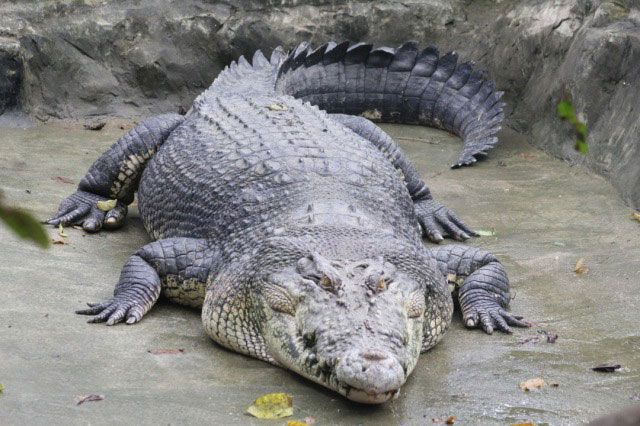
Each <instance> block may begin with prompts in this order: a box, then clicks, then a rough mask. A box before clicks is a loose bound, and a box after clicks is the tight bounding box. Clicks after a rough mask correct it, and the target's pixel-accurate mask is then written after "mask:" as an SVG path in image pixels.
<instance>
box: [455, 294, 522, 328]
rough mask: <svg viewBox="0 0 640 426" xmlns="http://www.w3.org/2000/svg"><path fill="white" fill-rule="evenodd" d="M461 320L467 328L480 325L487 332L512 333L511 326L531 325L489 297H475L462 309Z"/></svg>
mask: <svg viewBox="0 0 640 426" xmlns="http://www.w3.org/2000/svg"><path fill="white" fill-rule="evenodd" d="M462 321H463V322H464V324H465V325H466V326H467V327H469V328H476V327H480V328H482V330H484V332H485V333H487V334H492V333H493V330H500V331H502V332H503V333H512V330H511V327H509V326H510V325H511V326H516V327H531V324H530V323H529V322H527V321H525V320H523V317H521V316H519V315H512V314H511V313H509V312H507V311H506V310H505V309H504V308H503V307H502V306H500V304H499V303H498V302H497V301H496V300H493V299H491V298H489V297H487V298H480V299H476V300H474V301H473V302H471V303H470V304H469V305H468V306H464V307H463V309H462Z"/></svg>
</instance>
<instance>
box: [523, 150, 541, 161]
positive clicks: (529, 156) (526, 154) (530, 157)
mask: <svg viewBox="0 0 640 426" xmlns="http://www.w3.org/2000/svg"><path fill="white" fill-rule="evenodd" d="M520 157H522V158H524V159H525V160H528V161H531V160H535V159H536V158H538V156H537V155H536V154H534V153H532V152H521V153H520Z"/></svg>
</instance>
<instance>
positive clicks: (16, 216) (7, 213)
mask: <svg viewBox="0 0 640 426" xmlns="http://www.w3.org/2000/svg"><path fill="white" fill-rule="evenodd" d="M0 219H1V220H2V221H3V222H4V223H5V224H6V225H7V226H8V227H9V228H11V230H13V232H15V233H16V234H17V235H18V236H19V237H20V238H24V239H26V240H31V241H33V242H34V243H36V244H37V245H39V246H40V247H42V248H47V247H49V235H48V234H47V232H46V231H45V230H44V228H43V227H42V225H40V222H38V221H37V220H36V219H34V218H33V216H31V214H29V213H27V212H26V211H24V210H20V209H16V208H9V207H5V206H3V205H0Z"/></svg>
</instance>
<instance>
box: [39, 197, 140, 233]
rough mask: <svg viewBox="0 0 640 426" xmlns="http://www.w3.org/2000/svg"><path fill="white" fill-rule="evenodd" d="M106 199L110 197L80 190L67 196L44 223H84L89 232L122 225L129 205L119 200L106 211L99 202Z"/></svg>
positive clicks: (64, 224)
mask: <svg viewBox="0 0 640 426" xmlns="http://www.w3.org/2000/svg"><path fill="white" fill-rule="evenodd" d="M106 200H108V198H106V197H103V196H101V195H97V194H92V193H90V192H86V191H80V190H78V191H76V192H75V193H73V194H71V195H70V196H69V197H67V198H65V199H64V200H63V201H62V203H60V207H59V208H58V211H57V213H56V214H55V215H54V216H53V217H52V218H50V219H48V220H46V221H44V223H46V224H49V225H63V226H66V225H74V224H82V228H83V229H84V230H85V231H87V232H98V231H99V230H100V229H102V227H103V226H104V227H105V228H111V229H114V228H118V227H120V226H122V224H123V223H124V218H125V217H126V216H127V206H126V205H125V204H123V203H122V202H120V201H118V203H117V204H116V206H115V207H114V208H113V209H111V210H109V211H108V212H104V211H102V210H100V209H99V208H98V204H97V203H98V202H99V201H106Z"/></svg>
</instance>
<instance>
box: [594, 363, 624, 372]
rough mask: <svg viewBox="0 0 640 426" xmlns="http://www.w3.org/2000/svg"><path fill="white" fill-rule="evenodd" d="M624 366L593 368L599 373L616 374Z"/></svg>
mask: <svg viewBox="0 0 640 426" xmlns="http://www.w3.org/2000/svg"><path fill="white" fill-rule="evenodd" d="M621 368H622V366H621V365H620V364H600V365H596V366H595V367H593V368H591V369H592V370H593V371H597V372H599V373H614V372H616V371H618V370H620V369H621Z"/></svg>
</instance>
